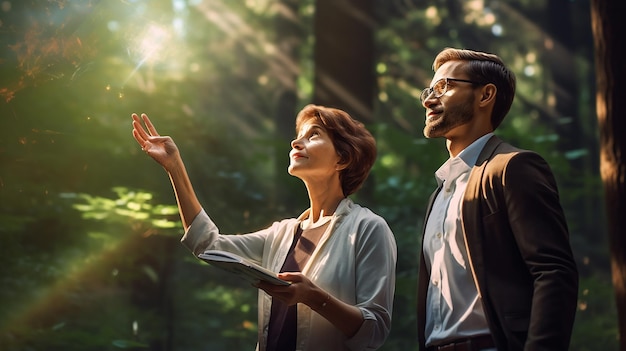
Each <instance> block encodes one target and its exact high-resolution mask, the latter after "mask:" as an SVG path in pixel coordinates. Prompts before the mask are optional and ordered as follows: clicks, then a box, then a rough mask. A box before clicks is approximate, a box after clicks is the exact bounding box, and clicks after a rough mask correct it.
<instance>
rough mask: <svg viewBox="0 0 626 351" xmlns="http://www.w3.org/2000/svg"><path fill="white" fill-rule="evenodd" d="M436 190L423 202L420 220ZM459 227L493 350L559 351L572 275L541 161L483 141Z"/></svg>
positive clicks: (561, 221)
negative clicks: (461, 230) (424, 206)
mask: <svg viewBox="0 0 626 351" xmlns="http://www.w3.org/2000/svg"><path fill="white" fill-rule="evenodd" d="M439 190H440V189H437V191H435V193H433V195H432V196H431V199H430V201H429V204H428V209H427V212H426V218H428V215H429V214H430V212H431V210H432V204H433V201H434V198H435V196H436V194H437V193H438V191H439ZM462 226H463V230H464V238H465V240H466V242H467V247H468V250H469V252H468V255H469V257H470V262H471V268H472V273H473V274H474V277H475V281H476V283H477V285H478V288H479V293H480V295H481V296H482V301H483V306H484V310H485V314H486V317H487V322H488V325H489V329H490V330H491V332H492V335H493V337H494V340H495V343H496V346H497V349H498V351H507V350H511V351H513V350H534V351H535V350H549V351H558V350H563V351H565V350H567V349H568V347H569V342H570V338H571V333H572V325H573V323H574V316H575V312H576V304H577V296H578V272H577V268H576V263H575V261H574V258H573V255H572V251H571V247H570V243H569V234H568V229H567V224H566V222H565V216H564V214H563V210H562V208H561V205H560V203H559V195H558V190H557V185H556V181H555V179H554V176H553V174H552V171H551V170H550V167H549V166H548V164H547V163H546V161H545V160H544V159H543V158H542V157H541V156H539V155H538V154H537V153H535V152H532V151H527V150H522V149H518V148H515V147H513V146H511V145H509V144H507V143H505V142H503V141H502V140H500V139H499V138H498V137H496V136H493V137H491V138H490V139H489V141H488V142H487V144H486V145H485V147H484V148H483V150H482V152H481V153H480V155H479V157H478V160H477V162H476V165H474V167H473V168H472V171H471V173H470V177H469V180H468V183H467V189H466V191H465V195H464V197H463V206H462ZM425 227H426V225H424V228H425ZM422 242H423V235H422ZM420 251H421V254H420V267H419V277H418V306H417V313H418V314H417V318H418V338H419V343H420V348H421V349H422V350H424V349H425V345H424V344H425V340H426V336H425V335H424V325H425V318H426V294H427V289H428V281H429V272H427V271H426V265H425V260H424V253H423V251H422V250H420Z"/></svg>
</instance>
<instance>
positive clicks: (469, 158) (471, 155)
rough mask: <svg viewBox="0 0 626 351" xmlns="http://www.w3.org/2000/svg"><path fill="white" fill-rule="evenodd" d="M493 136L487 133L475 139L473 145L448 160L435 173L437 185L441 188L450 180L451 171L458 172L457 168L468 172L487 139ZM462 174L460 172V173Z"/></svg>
mask: <svg viewBox="0 0 626 351" xmlns="http://www.w3.org/2000/svg"><path fill="white" fill-rule="evenodd" d="M492 136H493V133H487V134H485V135H483V136H481V137H480V138H478V139H476V140H475V141H474V142H473V143H471V144H470V145H468V146H467V147H466V148H465V149H463V150H462V151H461V152H460V153H459V154H458V155H457V156H456V157H451V158H449V159H448V160H447V161H446V162H445V163H444V164H443V165H441V167H439V169H437V171H436V172H435V179H436V180H437V184H438V185H439V186H441V184H443V182H444V180H446V179H450V176H451V175H452V172H453V170H458V169H459V168H464V169H465V170H466V171H469V170H470V169H471V168H472V167H473V166H474V165H475V164H476V161H477V160H478V156H479V155H480V152H481V151H482V150H483V148H484V147H485V144H487V141H488V140H489V138H491V137H492ZM454 173H455V174H456V175H455V176H453V177H454V178H456V176H458V175H459V173H458V171H455V172H454ZM461 173H462V172H461Z"/></svg>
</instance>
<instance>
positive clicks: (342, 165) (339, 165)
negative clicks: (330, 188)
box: [335, 161, 348, 171]
mask: <svg viewBox="0 0 626 351" xmlns="http://www.w3.org/2000/svg"><path fill="white" fill-rule="evenodd" d="M347 167H348V164H347V163H341V161H339V162H337V165H336V166H335V169H336V170H337V171H343V170H344V169H346V168H347Z"/></svg>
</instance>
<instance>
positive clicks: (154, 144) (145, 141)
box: [132, 113, 180, 172]
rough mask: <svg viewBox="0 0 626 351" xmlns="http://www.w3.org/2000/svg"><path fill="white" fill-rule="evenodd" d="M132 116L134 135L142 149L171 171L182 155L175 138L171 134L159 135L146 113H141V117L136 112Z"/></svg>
mask: <svg viewBox="0 0 626 351" xmlns="http://www.w3.org/2000/svg"><path fill="white" fill-rule="evenodd" d="M132 118H133V137H134V138H135V140H137V143H138V144H139V146H141V149H142V150H143V151H144V152H145V153H146V154H148V155H149V156H150V157H152V158H153V159H154V160H155V161H157V162H158V163H159V164H160V165H161V166H163V168H165V170H166V171H168V172H169V171H171V167H172V166H173V165H174V163H175V162H176V161H177V160H178V159H179V157H180V155H179V152H178V147H177V146H176V144H175V143H174V140H173V139H172V138H170V137H169V136H161V135H159V133H158V132H157V130H156V128H154V125H153V124H152V122H150V118H148V115H146V114H145V113H142V114H141V118H140V117H139V116H138V115H137V114H136V113H133V114H132ZM144 124H145V128H144V126H143V125H144Z"/></svg>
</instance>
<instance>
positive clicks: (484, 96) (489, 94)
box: [480, 83, 498, 106]
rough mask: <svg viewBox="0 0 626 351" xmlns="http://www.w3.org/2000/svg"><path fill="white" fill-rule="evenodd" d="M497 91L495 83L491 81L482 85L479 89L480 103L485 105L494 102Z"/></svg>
mask: <svg viewBox="0 0 626 351" xmlns="http://www.w3.org/2000/svg"><path fill="white" fill-rule="evenodd" d="M497 92H498V88H496V86H495V84H493V83H489V84H486V85H485V86H483V88H482V89H481V90H480V105H481V106H487V105H489V104H492V103H495V101H496V93H497Z"/></svg>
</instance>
